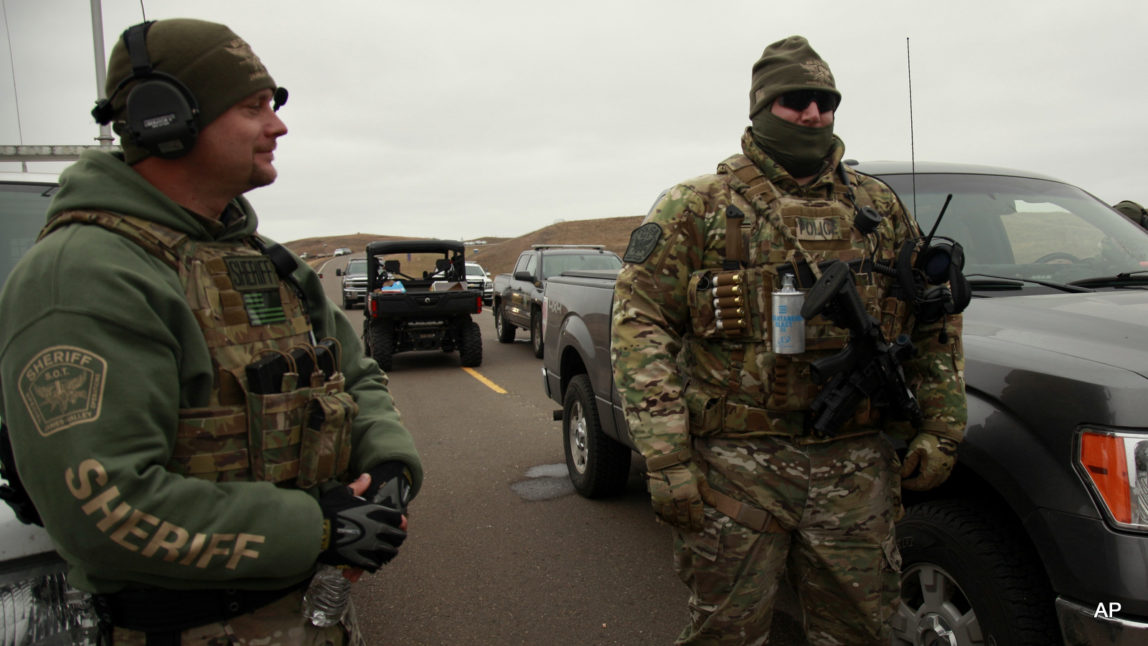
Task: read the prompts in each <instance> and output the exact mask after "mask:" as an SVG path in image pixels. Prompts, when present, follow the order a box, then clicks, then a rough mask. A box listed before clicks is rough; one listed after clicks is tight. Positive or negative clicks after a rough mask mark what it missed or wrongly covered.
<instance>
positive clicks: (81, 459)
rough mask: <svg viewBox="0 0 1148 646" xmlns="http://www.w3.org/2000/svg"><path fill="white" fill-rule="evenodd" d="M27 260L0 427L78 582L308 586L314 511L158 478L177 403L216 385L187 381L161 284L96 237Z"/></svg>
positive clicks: (164, 473)
mask: <svg viewBox="0 0 1148 646" xmlns="http://www.w3.org/2000/svg"><path fill="white" fill-rule="evenodd" d="M73 228H74V229H85V230H88V229H92V230H94V229H95V227H73ZM57 236H59V238H57ZM73 236H76V237H77V238H79V240H78V242H77V244H75V245H73V246H71V247H68V246H65V245H61V244H59V243H61V242H65V241H67V240H68V239H70V238H71V237H73ZM53 239H55V240H53ZM81 248H82V249H83V250H84V252H85V253H84V254H82V255H81V254H77V253H75V249H81ZM141 254H142V255H141ZM25 260H26V261H27V262H24V263H22V264H21V266H20V268H19V269H18V270H17V271H16V272H14V273H13V274H12V275H11V276H10V277H9V280H8V283H7V284H6V286H5V292H4V296H3V298H2V299H0V319H2V323H0V386H2V390H3V411H2V414H3V417H4V420H5V422H6V423H7V424H8V425H9V427H10V429H11V432H12V442H13V448H14V451H15V457H16V464H17V467H18V469H19V471H20V474H21V476H22V477H23V478H24V481H25V483H26V485H27V488H28V490H29V492H30V494H31V496H32V498H33V500H34V501H35V503H36V506H37V508H38V509H39V510H40V513H41V515H42V517H43V519H44V521H45V525H46V527H47V529H48V532H49V533H50V534H51V536H52V538H53V540H54V541H55V542H56V544H57V545H58V548H59V551H60V553H61V554H62V555H64V556H65V558H66V559H67V560H68V561H69V562H70V563H71V564H72V565H73V568H72V574H71V577H72V581H73V582H74V583H75V584H77V585H78V586H80V587H82V588H84V589H89V590H94V591H106V590H114V589H117V588H119V587H120V586H122V585H123V584H124V583H125V582H132V583H135V584H143V585H154V586H158V587H165V588H177V589H178V588H197V587H200V588H208V587H220V586H221V585H225V584H226V585H235V586H237V587H245V588H277V587H283V586H284V585H287V584H289V583H292V582H294V581H298V580H299V579H301V578H303V577H305V576H306V575H307V574H308V573H309V572H310V571H311V569H312V568H313V567H314V564H315V558H316V556H317V555H318V553H319V543H320V537H321V532H322V515H321V513H320V510H319V506H318V504H317V503H316V501H315V500H314V498H312V497H311V496H310V495H308V494H307V493H306V492H303V491H298V490H291V489H286V488H281V487H276V486H274V485H272V484H270V483H266V482H261V483H247V482H244V483H232V484H219V483H213V482H208V481H205V480H201V479H195V478H187V477H183V476H181V475H177V474H175V473H172V472H170V471H168V470H167V469H166V468H165V465H166V464H167V462H168V460H169V459H170V456H171V454H172V450H173V445H174V438H175V431H176V428H177V426H178V416H179V411H180V407H181V402H180V398H181V392H182V391H184V390H185V389H188V388H194V387H195V386H196V384H194V383H192V382H194V381H197V380H203V378H204V376H205V375H210V371H209V369H208V370H202V369H201V370H199V371H198V372H194V371H189V370H188V366H189V365H191V364H196V363H199V364H202V363H203V362H204V357H205V356H206V354H205V351H204V349H203V348H202V347H200V346H202V343H203V341H202V332H198V331H197V329H196V328H197V327H198V326H197V325H196V324H195V321H194V317H193V316H192V315H191V313H190V311H189V309H188V308H187V305H186V302H185V301H184V299H183V295H182V293H181V291H180V289H179V287H178V280H172V279H170V278H169V277H167V276H166V274H171V272H170V270H166V267H164V266H163V265H161V264H160V263H158V261H155V260H154V259H153V258H151V257H150V256H147V255H146V254H144V253H143V252H140V251H139V249H138V247H136V246H135V245H134V243H131V242H129V241H127V240H125V239H123V238H121V237H119V236H116V235H115V234H111V233H108V232H100V231H95V232H93V231H84V232H82V233H79V232H73V231H71V230H68V231H63V232H59V233H55V234H53V235H52V236H50V237H49V239H48V241H46V243H42V245H37V246H36V247H34V248H33V251H32V252H30V253H29V257H28V258H26V259H25ZM165 271H166V274H165ZM196 335H198V336H196ZM207 365H208V366H210V363H209V362H208V363H207ZM208 381H209V380H208Z"/></svg>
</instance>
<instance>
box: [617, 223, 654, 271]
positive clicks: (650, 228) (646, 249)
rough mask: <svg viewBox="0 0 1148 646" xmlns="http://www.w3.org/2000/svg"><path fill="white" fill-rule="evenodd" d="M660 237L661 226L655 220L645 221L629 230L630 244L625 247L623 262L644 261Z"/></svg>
mask: <svg viewBox="0 0 1148 646" xmlns="http://www.w3.org/2000/svg"><path fill="white" fill-rule="evenodd" d="M661 239H662V227H661V226H660V225H658V223H657V222H647V223H645V224H643V225H642V226H640V227H638V228H637V229H634V230H633V231H632V232H630V244H629V246H627V247H626V255H624V256H622V260H623V261H624V262H646V259H647V258H649V257H650V254H651V253H653V252H654V248H655V247H657V246H658V241H659V240H661Z"/></svg>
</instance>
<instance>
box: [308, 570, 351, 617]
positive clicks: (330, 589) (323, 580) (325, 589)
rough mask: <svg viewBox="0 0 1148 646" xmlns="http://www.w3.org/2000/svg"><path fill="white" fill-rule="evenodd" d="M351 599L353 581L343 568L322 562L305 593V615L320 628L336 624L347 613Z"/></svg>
mask: <svg viewBox="0 0 1148 646" xmlns="http://www.w3.org/2000/svg"><path fill="white" fill-rule="evenodd" d="M350 601H351V582H350V580H348V579H347V578H346V577H344V576H343V570H342V569H340V568H337V567H335V566H334V565H327V564H321V565H320V566H319V568H318V569H317V570H315V576H313V577H312V578H311V585H309V586H307V592H305V593H304V594H303V616H304V617H305V618H306V619H307V620H308V621H310V622H311V624H312V625H314V626H318V627H319V628H326V627H328V626H334V625H335V624H337V623H339V622H340V621H341V620H342V619H343V616H344V615H346V614H347V605H348V604H349V603H350Z"/></svg>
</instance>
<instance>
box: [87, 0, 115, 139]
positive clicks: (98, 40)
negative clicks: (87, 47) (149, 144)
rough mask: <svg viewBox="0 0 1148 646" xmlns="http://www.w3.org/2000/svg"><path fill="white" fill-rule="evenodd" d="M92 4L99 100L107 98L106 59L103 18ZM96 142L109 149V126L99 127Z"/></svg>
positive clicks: (96, 4)
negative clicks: (105, 86)
mask: <svg viewBox="0 0 1148 646" xmlns="http://www.w3.org/2000/svg"><path fill="white" fill-rule="evenodd" d="M91 2H92V47H93V48H94V49H95V50H96V51H95V54H96V97H97V98H99V99H103V98H106V97H107V96H108V93H107V90H106V89H105V88H104V85H105V84H106V83H107V62H106V61H107V59H105V58H104V18H103V9H102V8H101V7H100V0H91ZM96 141H98V142H100V145H101V146H103V147H105V148H110V147H111V145H112V142H114V141H115V139H114V138H113V137H112V127H111V126H110V125H101V126H100V136H99V137H96Z"/></svg>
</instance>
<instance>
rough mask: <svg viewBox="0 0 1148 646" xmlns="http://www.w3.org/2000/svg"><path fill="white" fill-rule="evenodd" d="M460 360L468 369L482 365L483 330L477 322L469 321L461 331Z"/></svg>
mask: <svg viewBox="0 0 1148 646" xmlns="http://www.w3.org/2000/svg"><path fill="white" fill-rule="evenodd" d="M458 359H459V363H461V364H462V365H463V366H464V367H466V368H475V367H477V366H481V365H482V330H481V329H480V328H479V327H478V323H477V322H475V321H467V322H466V323H463V324H462V326H461V328H460V329H459V341H458Z"/></svg>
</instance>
